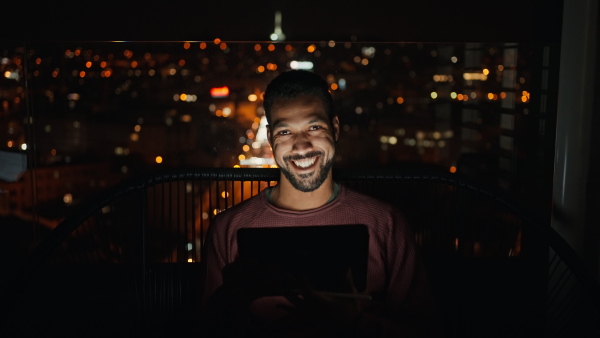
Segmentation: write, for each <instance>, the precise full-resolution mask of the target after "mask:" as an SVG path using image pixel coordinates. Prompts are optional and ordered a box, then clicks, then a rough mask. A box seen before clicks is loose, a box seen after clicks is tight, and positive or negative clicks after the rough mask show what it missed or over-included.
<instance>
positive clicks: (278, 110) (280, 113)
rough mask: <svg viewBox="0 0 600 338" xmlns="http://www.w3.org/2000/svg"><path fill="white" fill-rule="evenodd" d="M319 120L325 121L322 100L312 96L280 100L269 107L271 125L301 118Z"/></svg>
mask: <svg viewBox="0 0 600 338" xmlns="http://www.w3.org/2000/svg"><path fill="white" fill-rule="evenodd" d="M308 117H312V118H320V119H324V120H327V110H326V108H325V103H324V102H323V100H322V99H321V98H320V97H318V96H314V95H301V96H298V97H295V98H290V99H287V98H281V99H278V100H276V101H275V102H274V103H273V105H272V106H271V120H272V123H273V125H275V124H277V123H278V122H282V120H289V119H296V118H298V119H301V118H308Z"/></svg>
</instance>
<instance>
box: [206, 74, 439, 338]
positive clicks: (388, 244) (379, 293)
mask: <svg viewBox="0 0 600 338" xmlns="http://www.w3.org/2000/svg"><path fill="white" fill-rule="evenodd" d="M264 100H265V101H264V108H265V113H266V118H267V121H268V123H269V126H268V137H269V141H270V143H271V147H272V149H273V154H274V157H275V161H276V163H277V165H278V167H279V168H280V171H281V175H280V180H279V183H278V184H277V185H276V186H274V187H272V188H268V189H265V190H264V191H263V192H261V193H259V194H258V195H256V196H254V197H253V198H250V199H248V200H246V201H244V202H242V203H239V204H237V205H235V206H233V207H231V208H229V209H227V210H225V211H223V212H221V213H219V214H218V215H217V216H216V217H215V219H214V220H213V223H212V224H211V226H210V228H209V232H208V235H207V239H206V243H205V252H204V256H203V257H204V263H205V267H206V270H205V273H206V281H205V290H204V301H203V304H204V307H205V312H204V314H205V316H204V320H205V325H204V329H205V330H206V332H204V333H209V334H210V335H212V336H223V337H225V336H238V337H249V336H252V337H253V336H259V337H268V336H273V337H275V336H277V337H285V336H290V337H303V336H307V335H310V336H313V337H321V336H322V337H325V336H326V337H400V336H401V337H425V336H426V337H430V336H436V337H437V332H438V331H437V330H436V329H435V328H437V322H436V316H435V311H434V305H433V304H434V303H433V299H432V297H431V294H430V290H429V284H428V281H427V278H426V273H425V270H424V268H423V266H422V264H421V260H420V258H419V255H418V248H417V245H416V242H415V238H414V235H413V233H412V232H411V229H410V228H409V226H408V225H407V224H406V222H405V219H404V217H403V215H402V213H401V212H400V211H399V210H398V209H396V208H395V207H394V206H392V205H390V204H388V203H384V202H382V201H379V200H377V199H375V198H373V197H369V196H366V195H364V194H361V193H358V192H356V191H354V190H351V189H349V188H347V187H345V186H343V185H340V184H338V183H336V182H334V180H333V176H332V167H333V162H334V157H335V151H336V143H337V140H338V137H339V134H340V122H339V119H338V117H337V115H336V114H335V112H334V109H333V99H332V97H331V94H330V93H329V88H328V85H327V83H326V82H325V81H324V80H323V79H322V78H321V77H319V76H318V75H316V74H314V73H312V72H309V71H302V70H292V71H288V72H284V73H282V74H280V75H279V76H278V77H276V78H275V79H274V80H273V81H272V82H271V83H270V84H269V85H268V86H267V89H266V91H265V95H264ZM348 224H363V225H365V226H366V227H367V229H368V234H369V239H368V259H367V276H366V287H365V289H364V290H361V291H360V292H358V291H357V289H356V288H355V285H354V284H353V279H352V275H351V271H349V272H348V273H347V274H346V275H345V276H343V277H341V278H340V279H342V281H341V282H342V284H343V285H345V290H344V291H345V292H346V293H345V294H346V295H351V296H345V297H338V296H332V295H329V294H324V293H322V292H319V291H316V290H313V289H312V288H311V285H310V284H309V283H306V281H305V280H300V281H299V280H290V278H291V277H290V276H289V275H287V274H285V273H281V272H279V271H277V270H273V269H272V267H267V266H264V265H261V264H259V263H257V262H244V261H240V260H239V259H238V247H237V242H236V233H237V231H238V230H239V229H241V228H264V227H307V226H320V225H322V226H332V225H348ZM339 240H340V241H343V240H344V239H343V238H339ZM291 279H294V278H291ZM274 290H276V291H275V292H274ZM365 299H368V300H365Z"/></svg>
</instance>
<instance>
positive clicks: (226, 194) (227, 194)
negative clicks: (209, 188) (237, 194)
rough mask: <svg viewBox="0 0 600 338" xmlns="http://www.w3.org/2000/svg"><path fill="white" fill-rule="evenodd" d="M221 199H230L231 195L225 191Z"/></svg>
mask: <svg viewBox="0 0 600 338" xmlns="http://www.w3.org/2000/svg"><path fill="white" fill-rule="evenodd" d="M221 197H223V198H227V197H229V193H228V192H227V191H223V192H222V193H221Z"/></svg>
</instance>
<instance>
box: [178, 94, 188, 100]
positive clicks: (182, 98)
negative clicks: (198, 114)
mask: <svg viewBox="0 0 600 338" xmlns="http://www.w3.org/2000/svg"><path fill="white" fill-rule="evenodd" d="M185 99H187V95H186V94H181V95H179V100H180V101H185Z"/></svg>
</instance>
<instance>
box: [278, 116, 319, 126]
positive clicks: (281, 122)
mask: <svg viewBox="0 0 600 338" xmlns="http://www.w3.org/2000/svg"><path fill="white" fill-rule="evenodd" d="M315 122H323V123H327V120H326V119H323V118H320V117H314V118H312V119H310V120H309V121H308V122H306V123H305V124H312V123H315ZM287 126H289V123H287V122H285V121H284V120H275V121H274V122H273V126H272V128H280V127H287Z"/></svg>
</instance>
